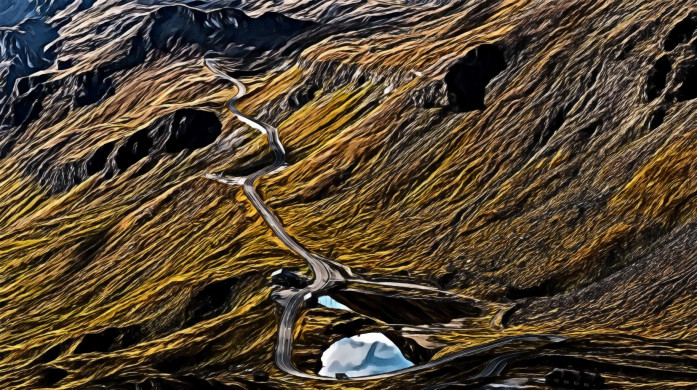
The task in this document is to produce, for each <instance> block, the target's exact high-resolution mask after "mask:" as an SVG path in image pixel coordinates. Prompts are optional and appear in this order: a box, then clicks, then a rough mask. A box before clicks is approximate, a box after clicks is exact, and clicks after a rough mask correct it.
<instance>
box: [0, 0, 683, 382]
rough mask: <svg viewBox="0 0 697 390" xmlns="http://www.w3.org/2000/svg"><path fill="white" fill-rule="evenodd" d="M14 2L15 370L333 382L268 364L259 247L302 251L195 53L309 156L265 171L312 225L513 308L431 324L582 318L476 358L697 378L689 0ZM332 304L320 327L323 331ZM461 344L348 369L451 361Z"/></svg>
mask: <svg viewBox="0 0 697 390" xmlns="http://www.w3.org/2000/svg"><path fill="white" fill-rule="evenodd" d="M10 3H11V4H10V5H11V6H10V7H8V9H7V11H4V12H2V13H0V24H2V25H5V26H7V27H2V28H0V75H1V76H0V87H2V92H0V103H2V104H1V105H0V115H1V116H0V308H1V311H0V383H3V384H6V387H7V388H37V387H46V386H54V387H57V388H65V389H69V388H71V389H72V388H97V387H98V386H106V387H107V388H134V387H135V385H136V384H139V383H146V382H147V383H148V385H149V386H155V387H157V386H159V387H158V388H168V387H167V386H170V387H173V388H206V387H205V386H210V387H211V388H216V387H215V386H229V387H231V388H245V387H251V388H255V386H259V384H255V383H253V382H251V381H252V377H251V372H252V371H259V370H264V371H268V372H270V373H271V378H272V380H271V382H270V383H267V384H266V385H265V386H269V387H270V388H299V387H306V388H312V387H327V388H330V387H332V386H336V385H335V384H332V383H320V382H315V381H311V380H303V379H298V378H293V377H290V376H287V375H285V374H284V373H282V372H280V371H278V370H277V369H276V368H275V366H274V363H273V348H274V343H275V340H276V326H277V321H278V318H277V315H276V308H275V303H274V302H273V301H272V300H271V299H270V298H269V293H270V287H269V285H268V275H269V274H270V273H271V272H272V271H273V270H275V269H278V268H280V267H282V266H301V267H302V266H304V264H303V262H302V261H301V259H299V258H297V257H296V256H295V255H294V254H293V253H292V252H290V251H289V250H288V249H286V248H285V247H284V246H283V245H282V244H281V243H280V241H279V240H278V239H276V238H275V237H274V236H273V235H272V234H271V233H270V231H269V229H268V227H267V226H266V225H265V224H264V222H263V220H261V218H260V217H259V215H258V214H257V213H256V212H255V210H254V209H253V208H252V206H251V205H250V204H249V202H248V201H247V199H246V198H245V197H244V196H243V193H242V191H241V189H239V188H236V187H230V186H226V185H223V184H220V183H217V182H215V181H212V180H208V179H206V178H204V177H203V175H204V174H206V173H214V172H226V173H228V174H230V175H238V176H239V175H244V174H245V173H248V172H250V171H253V170H254V169H255V168H257V167H259V166H264V165H266V163H267V162H268V161H269V160H270V159H271V156H270V155H269V152H268V147H267V144H266V141H265V138H264V137H262V136H261V135H259V134H258V133H257V132H255V131H253V130H252V129H250V128H249V127H247V126H246V125H244V124H243V123H242V122H240V121H238V120H237V119H235V118H234V117H233V116H232V114H231V113H230V112H229V111H228V110H227V109H226V108H225V102H226V101H227V99H229V98H230V97H232V96H233V95H234V94H235V90H234V87H232V85H231V84H229V83H227V82H225V81H224V80H221V79H219V78H217V77H216V76H215V75H214V74H213V73H211V72H210V71H208V70H206V69H205V68H204V67H203V58H204V56H208V57H222V58H224V60H221V63H222V64H223V65H224V66H225V68H226V69H225V70H226V71H227V72H228V73H229V74H231V75H233V76H235V77H241V79H242V81H243V82H244V83H245V85H246V86H247V87H248V89H249V95H248V96H247V97H245V98H244V99H243V100H242V101H240V102H239V107H240V109H241V110H242V111H243V112H245V113H247V114H249V115H254V116H257V117H259V118H261V119H262V120H264V121H266V122H269V123H271V124H273V125H274V126H277V127H278V128H279V131H280V137H281V139H282V141H283V143H284V145H285V148H286V151H287V153H288V162H289V166H288V167H287V168H286V169H285V170H283V171H282V172H280V173H277V174H275V175H273V176H269V177H265V178H262V179H261V181H260V183H259V185H258V188H259V192H260V194H261V195H262V197H263V198H264V199H265V201H266V202H267V203H268V204H269V206H270V207H271V209H272V210H273V211H274V212H275V213H276V214H277V215H278V216H279V219H280V220H281V221H282V223H283V225H284V226H285V227H286V229H287V230H288V232H289V233H291V234H292V235H293V236H294V237H295V238H296V239H297V240H298V241H299V242H300V243H302V245H303V246H305V247H307V248H308V249H310V250H312V251H313V252H315V253H318V254H321V255H323V256H325V257H327V258H330V259H333V260H336V261H338V262H340V263H343V264H346V265H348V266H351V267H352V268H353V269H354V270H355V271H356V272H357V273H359V274H360V275H361V276H363V277H366V278H378V277H381V278H399V279H400V280H403V279H408V280H409V281H410V282H415V283H423V284H433V285H438V286H440V287H441V288H443V289H448V290H450V291H452V292H455V293H458V294H461V295H463V296H465V295H466V296H468V297H472V298H476V299H478V300H480V301H483V302H487V303H488V304H490V305H494V306H501V307H509V306H510V307H511V309H510V310H508V311H506V312H505V313H504V314H503V315H502V316H501V317H499V319H498V320H497V321H494V322H496V324H495V326H492V325H491V324H492V323H493V322H489V321H488V318H487V321H484V320H483V318H484V317H485V315H484V314H482V315H481V316H482V320H481V321H480V320H474V319H473V320H471V323H470V322H466V325H467V326H462V327H459V328H446V330H444V331H443V332H440V333H434V334H430V333H429V334H428V335H427V337H426V338H428V343H422V344H428V348H429V349H428V353H426V355H428V356H430V355H432V354H434V353H435V354H436V355H437V354H438V353H441V354H442V353H445V352H446V351H448V350H457V349H458V348H462V347H464V346H467V345H475V344H478V343H484V342H487V341H491V340H496V339H498V338H500V337H504V336H511V335H519V334H523V333H556V334H561V335H565V336H567V337H569V341H568V342H565V343H564V344H563V345H561V346H557V347H555V348H554V349H551V350H549V349H541V350H540V351H530V350H526V354H525V355H522V357H520V358H518V359H517V360H515V361H513V362H510V363H509V365H508V367H507V368H506V369H505V370H504V371H503V372H502V373H501V376H502V377H503V378H496V377H494V378H488V379H481V380H479V381H478V382H476V383H477V384H481V385H484V384H486V383H492V382H498V383H501V382H503V381H505V380H507V379H510V378H521V377H522V378H534V377H537V378H539V377H541V376H543V375H544V373H546V372H547V371H549V369H550V368H551V367H554V366H558V365H560V364H561V365H564V366H566V365H567V364H569V365H575V366H580V367H587V368H589V369H591V370H598V371H600V372H602V373H603V375H604V376H606V378H607V381H608V383H610V384H614V385H615V386H618V387H621V388H631V387H632V386H637V387H638V386H642V385H643V386H664V387H665V388H677V387H680V386H683V387H685V388H691V386H694V384H695V381H697V370H696V369H695V361H694V359H693V357H694V355H695V351H697V346H696V345H695V343H696V342H697V320H696V318H697V309H696V307H697V301H696V298H695V290H696V289H697V259H696V258H695V253H697V251H696V250H697V248H696V247H695V246H697V240H696V239H695V237H696V235H697V230H696V229H697V224H696V222H697V203H696V201H695V197H694V195H695V194H696V193H697V168H696V167H695V161H697V159H696V158H697V156H695V155H694V154H695V153H694V150H695V148H694V145H695V142H696V141H697V131H696V130H697V115H696V114H695V113H696V112H697V111H696V110H695V108H696V107H697V106H696V105H697V100H696V99H697V39H696V37H697V32H696V31H695V30H696V27H697V9H695V8H694V6H693V5H692V4H691V3H690V2H678V1H668V0H665V1H664V0H658V1H656V0H651V1H649V0H646V1H641V0H633V1H622V2H620V1H606V2H588V1H583V0H578V1H563V2H561V1H556V2H554V1H522V0H516V1H455V2H446V1H443V2H435V1H429V2H427V1H410V0H389V1H387V0H385V1H382V0H375V1H367V2H364V1H351V0H346V1H316V0H297V1H286V2H277V1H264V0H258V1H238V2H201V1H191V2H168V3H167V4H162V3H161V2H158V1H139V2H136V1H128V0H118V1H106V0H103V1H96V2H94V3H93V4H92V2H88V1H82V2H80V3H79V4H78V3H77V2H65V4H63V2H51V3H46V4H44V3H41V4H38V3H37V4H34V3H31V4H29V5H27V7H28V8H24V7H25V4H24V3H21V4H20V2H10ZM59 3H60V4H59ZM32 4H33V5H32ZM0 12H1V11H0ZM17 15H21V16H17ZM27 18H29V19H27ZM405 307H406V306H405ZM366 310H368V309H366ZM371 310H373V311H375V310H377V309H371ZM368 311H369V310H368ZM444 311H447V310H444ZM360 315H361V316H365V317H368V318H370V317H371V313H370V312H368V313H360ZM372 317H375V316H372ZM377 318H379V316H378V317H377ZM308 321H309V322H310V323H312V324H323V323H324V322H329V323H331V321H324V320H321V321H320V320H316V319H315V320H308ZM369 321H372V320H369ZM468 321H469V320H468ZM370 323H371V324H376V323H377V322H375V321H373V322H370ZM325 325H326V324H325ZM313 326H315V327H316V329H315V328H312V327H311V326H310V327H309V328H308V329H303V327H302V326H301V324H299V325H298V326H297V329H296V332H297V333H302V332H304V331H307V332H310V333H308V334H304V335H302V336H301V337H300V336H299V337H300V339H301V340H304V341H307V340H319V339H321V338H322V336H321V335H322V329H321V328H320V325H313ZM322 326H324V325H322ZM376 326H377V325H376ZM379 326H381V327H386V326H387V325H386V324H384V323H383V322H380V325H379ZM392 331H394V329H393V330H392ZM312 332H315V333H312ZM330 333H331V332H325V336H326V335H329V334H330ZM332 334H333V333H332ZM345 335H346V334H344V336H345ZM327 337H328V336H327ZM332 337H334V336H332ZM391 337H394V338H395V340H397V339H398V338H399V340H397V341H398V342H397V344H398V345H399V342H402V344H404V345H406V344H409V343H412V341H409V342H407V341H404V340H406V339H404V338H402V336H399V335H395V334H392V336H391ZM400 340H401V341H400ZM408 340H412V339H408ZM304 341H303V342H304ZM412 344H413V343H412ZM410 345H411V344H410ZM307 348H308V350H310V349H312V348H317V346H314V347H312V346H308V347H307ZM419 348H422V347H419ZM423 348H425V347H423ZM541 348H542V347H541ZM301 352H303V351H301ZM504 352H506V351H504ZM508 352H510V351H508ZM301 355H302V353H301ZM493 358H494V356H493V355H486V356H483V357H480V358H478V359H479V360H477V359H474V358H473V359H472V360H471V361H467V362H465V363H463V364H465V365H466V366H467V367H470V368H471V367H477V368H482V367H483V364H485V363H486V362H488V361H490V360H491V359H493ZM454 367H455V368H453V367H451V369H450V370H447V369H442V370H435V371H429V372H427V373H424V374H419V375H402V376H397V377H394V378H391V379H389V380H383V381H366V382H350V386H353V387H355V388H395V389H401V388H411V387H414V388H419V386H421V387H425V386H429V385H434V384H438V383H446V382H460V381H462V379H463V377H461V375H460V376H459V374H458V372H462V371H461V370H463V368H462V367H460V366H454ZM250 370H251V371H250ZM143 386H145V384H143ZM177 386H178V387H177ZM235 386H237V387H235Z"/></svg>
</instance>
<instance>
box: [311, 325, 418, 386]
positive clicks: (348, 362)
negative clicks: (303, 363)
mask: <svg viewBox="0 0 697 390" xmlns="http://www.w3.org/2000/svg"><path fill="white" fill-rule="evenodd" d="M413 365H414V364H413V363H412V362H410V361H409V360H407V359H406V358H405V357H404V355H402V351H400V350H399V348H397V346H396V345H395V344H394V343H393V342H392V341H391V340H390V339H388V338H387V336H385V335H384V334H382V333H365V334H361V335H357V336H353V337H346V338H343V339H341V340H339V341H337V342H335V343H334V344H332V345H331V346H329V348H327V349H326V350H325V351H324V353H322V369H321V370H320V371H319V375H322V376H331V377H334V376H335V375H336V374H339V373H343V374H346V376H348V377H350V378H351V377H360V376H366V375H375V374H383V373H386V372H391V371H396V370H401V369H403V368H407V367H411V366H413Z"/></svg>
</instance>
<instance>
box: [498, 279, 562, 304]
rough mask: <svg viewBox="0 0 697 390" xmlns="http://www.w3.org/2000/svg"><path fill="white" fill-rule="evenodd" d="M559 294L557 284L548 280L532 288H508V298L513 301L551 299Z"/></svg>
mask: <svg viewBox="0 0 697 390" xmlns="http://www.w3.org/2000/svg"><path fill="white" fill-rule="evenodd" d="M557 292H558V288H557V283H556V281H554V280H551V279H548V280H545V281H542V282H540V283H538V284H536V285H533V286H530V287H516V286H508V287H507V288H506V298H508V299H512V300H518V299H525V298H535V297H551V296H552V295H555V294H556V293H557Z"/></svg>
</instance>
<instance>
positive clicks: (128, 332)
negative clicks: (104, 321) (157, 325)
mask: <svg viewBox="0 0 697 390" xmlns="http://www.w3.org/2000/svg"><path fill="white" fill-rule="evenodd" d="M140 334H141V328H140V326H139V325H130V326H126V327H123V328H117V327H111V328H106V329H104V330H102V331H99V332H96V333H88V334H86V335H85V336H83V337H82V340H80V343H79V344H78V345H77V347H75V350H74V351H73V352H74V353H77V354H80V353H90V352H110V351H116V350H119V349H124V348H128V347H130V346H132V345H135V344H136V343H138V341H140Z"/></svg>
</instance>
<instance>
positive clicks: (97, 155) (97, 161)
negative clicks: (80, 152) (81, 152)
mask: <svg viewBox="0 0 697 390" xmlns="http://www.w3.org/2000/svg"><path fill="white" fill-rule="evenodd" d="M113 150H114V142H109V143H107V144H104V145H102V146H100V147H99V148H97V150H95V152H94V153H93V154H92V156H90V158H89V159H87V162H86V163H85V169H86V170H87V175H88V176H92V175H94V174H95V173H97V172H100V171H101V170H102V169H104V167H105V166H106V163H107V159H108V158H109V154H111V152H112V151H113Z"/></svg>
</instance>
